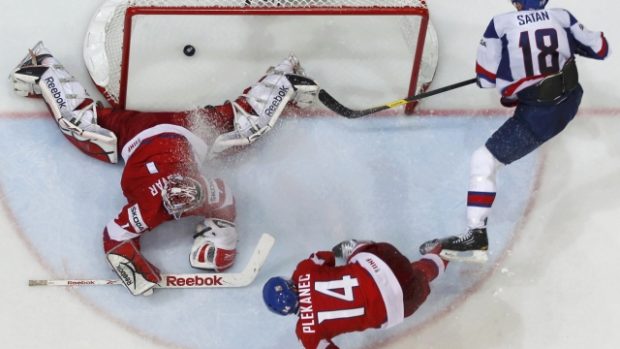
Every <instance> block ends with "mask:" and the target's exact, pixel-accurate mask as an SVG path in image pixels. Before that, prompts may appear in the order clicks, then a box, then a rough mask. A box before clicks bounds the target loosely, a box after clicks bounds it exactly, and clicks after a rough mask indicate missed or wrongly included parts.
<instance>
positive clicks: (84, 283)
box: [67, 280, 95, 285]
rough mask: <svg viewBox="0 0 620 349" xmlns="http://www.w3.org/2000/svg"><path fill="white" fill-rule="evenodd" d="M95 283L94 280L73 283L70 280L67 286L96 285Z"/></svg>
mask: <svg viewBox="0 0 620 349" xmlns="http://www.w3.org/2000/svg"><path fill="white" fill-rule="evenodd" d="M94 284H95V282H94V281H92V280H88V281H86V280H85V281H72V280H69V281H67V285H94Z"/></svg>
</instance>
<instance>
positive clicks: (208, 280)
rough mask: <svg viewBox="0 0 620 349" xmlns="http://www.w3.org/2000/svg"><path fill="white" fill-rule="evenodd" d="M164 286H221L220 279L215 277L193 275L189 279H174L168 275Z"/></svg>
mask: <svg viewBox="0 0 620 349" xmlns="http://www.w3.org/2000/svg"><path fill="white" fill-rule="evenodd" d="M166 286H178V287H184V286H185V287H192V286H223V284H222V277H221V276H217V275H212V276H206V277H201V276H199V275H194V276H191V277H176V276H173V275H168V276H167V277H166Z"/></svg>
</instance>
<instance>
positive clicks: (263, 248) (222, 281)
mask: <svg viewBox="0 0 620 349" xmlns="http://www.w3.org/2000/svg"><path fill="white" fill-rule="evenodd" d="M274 243H275V239H274V237H273V236H272V235H270V234H263V235H262V236H261V237H260V240H259V241H258V244H257V245H256V248H255V249H254V253H252V256H251V257H250V260H249V262H248V264H247V265H246V267H245V268H244V269H243V271H241V272H239V273H196V274H162V281H161V283H160V284H159V285H157V286H156V288H223V287H244V286H247V285H249V284H251V283H252V282H253V281H254V279H256V276H257V275H258V272H259V270H260V268H261V267H262V266H263V264H265V261H266V259H267V256H268V255H269V252H270V251H271V248H272V247H273V244H274ZM122 284H123V283H122V282H121V280H94V279H93V280H89V279H80V280H29V281H28V286H107V285H122Z"/></svg>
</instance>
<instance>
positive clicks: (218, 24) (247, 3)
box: [84, 0, 437, 112]
mask: <svg viewBox="0 0 620 349" xmlns="http://www.w3.org/2000/svg"><path fill="white" fill-rule="evenodd" d="M188 45H190V46H192V47H193V48H194V54H193V55H188V54H186V52H184V48H185V47H186V46H188ZM289 53H295V54H296V55H297V56H298V57H299V59H300V61H301V63H302V65H303V66H304V68H305V69H306V72H307V74H308V76H310V77H312V78H314V79H315V80H316V81H318V82H319V84H320V85H321V86H322V87H323V88H325V89H326V90H328V91H330V93H332V94H333V95H334V96H337V97H338V98H339V100H341V101H342V102H343V103H346V104H347V105H350V106H351V107H360V108H364V107H368V106H369V105H373V104H383V103H385V102H386V101H390V100H394V99H398V98H403V97H405V96H409V95H412V94H414V93H418V92H420V91H422V90H423V89H424V88H426V87H427V86H428V85H429V84H430V82H431V80H432V78H433V76H434V73H435V68H436V64H437V38H436V34H435V31H434V29H433V28H432V26H431V25H430V21H429V13H428V9H427V6H426V3H425V2H424V1H423V0H107V1H105V2H104V3H103V4H102V6H101V7H100V8H99V10H98V11H97V13H96V14H95V15H94V16H93V19H92V20H91V24H90V26H89V28H88V33H87V35H86V39H85V45H84V58H85V62H86V66H87V68H88V70H89V73H90V75H91V77H92V79H93V81H94V83H95V84H96V85H97V87H98V88H99V90H100V91H101V92H102V93H103V94H104V96H105V97H106V99H107V100H108V101H109V102H110V104H111V105H113V106H115V107H119V108H126V109H139V110H160V111H161V110H167V111H173V110H187V109H188V108H193V107H196V106H204V105H207V104H218V103H221V102H223V101H224V100H226V99H232V98H235V97H236V96H238V95H239V94H240V92H241V91H242V90H243V89H244V88H245V87H247V86H248V85H250V84H251V83H253V82H255V81H256V79H257V78H259V77H260V76H261V74H262V73H263V72H264V71H265V70H266V69H267V68H268V67H269V66H270V65H274V64H276V63H277V62H279V61H280V60H281V59H283V58H285V57H287V56H288V55H289ZM412 110H413V106H412V105H409V106H407V110H406V111H407V112H412Z"/></svg>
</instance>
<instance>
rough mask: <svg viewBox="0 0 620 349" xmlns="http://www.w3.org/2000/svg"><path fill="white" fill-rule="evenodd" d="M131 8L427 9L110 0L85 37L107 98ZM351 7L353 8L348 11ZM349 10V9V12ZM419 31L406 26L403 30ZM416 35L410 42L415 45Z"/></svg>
mask: <svg viewBox="0 0 620 349" xmlns="http://www.w3.org/2000/svg"><path fill="white" fill-rule="evenodd" d="M129 8H153V9H157V10H160V9H166V8H176V9H178V8H192V9H194V8H196V9H213V8H216V9H217V8H226V9H230V8H235V9H239V13H240V14H242V13H243V10H244V9H249V8H251V9H253V8H260V9H273V10H279V9H291V8H295V9H309V10H313V9H333V10H334V12H332V13H331V14H332V15H333V14H335V15H340V14H351V12H354V11H356V10H355V9H359V8H365V9H368V8H371V9H372V11H373V12H374V11H377V12H378V13H377V14H380V11H381V10H382V9H388V10H391V11H393V10H394V9H397V8H402V9H403V12H406V11H407V10H409V13H411V10H412V9H414V10H416V11H417V10H418V9H426V4H425V2H424V1H423V0H107V1H106V2H105V3H104V4H103V5H102V7H101V8H100V9H99V11H98V12H97V13H96V14H95V16H94V17H93V20H92V21H91V25H90V28H89V31H88V34H87V37H86V42H85V47H84V58H85V62H86V65H87V67H88V70H89V72H90V74H91V77H92V78H93V81H94V82H95V84H96V85H98V86H99V87H100V88H102V90H103V92H104V94H105V95H106V98H107V99H108V100H109V101H110V102H111V103H113V104H117V105H118V103H119V98H120V94H121V93H120V92H121V89H122V88H123V87H122V86H121V74H122V65H123V64H127V62H123V46H124V43H123V40H124V32H125V28H124V26H125V18H126V13H127V10H128V9H129ZM348 9H351V10H348ZM347 11H348V12H347ZM417 30H419V28H418V27H416V28H414V29H408V28H404V29H403V32H407V31H413V32H416V31H417ZM415 39H417V38H415V37H412V39H411V40H407V45H414V44H415ZM121 102H124V101H121Z"/></svg>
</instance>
